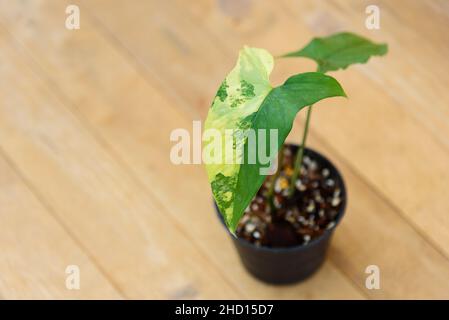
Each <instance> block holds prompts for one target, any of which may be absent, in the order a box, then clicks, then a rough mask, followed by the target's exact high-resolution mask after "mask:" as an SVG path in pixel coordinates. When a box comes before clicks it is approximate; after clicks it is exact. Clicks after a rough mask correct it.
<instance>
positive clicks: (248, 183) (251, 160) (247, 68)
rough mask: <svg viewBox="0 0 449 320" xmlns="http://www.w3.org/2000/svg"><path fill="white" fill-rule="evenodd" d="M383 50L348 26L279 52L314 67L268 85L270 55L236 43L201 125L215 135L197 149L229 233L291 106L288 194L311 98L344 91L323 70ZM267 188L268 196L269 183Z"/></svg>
mask: <svg viewBox="0 0 449 320" xmlns="http://www.w3.org/2000/svg"><path fill="white" fill-rule="evenodd" d="M386 52H387V45H385V44H375V43H373V42H371V41H369V40H367V39H365V38H363V37H360V36H358V35H355V34H352V33H338V34H335V35H331V36H329V37H325V38H315V39H313V40H312V41H311V42H310V43H309V44H307V45H306V46H305V47H304V48H303V49H301V50H298V51H295V52H291V53H287V54H285V55H282V56H280V57H279V58H285V57H306V58H310V59H313V60H315V61H316V63H317V65H318V67H317V72H307V73H301V74H296V75H293V76H291V77H290V78H288V79H287V80H286V81H285V82H284V84H282V85H280V86H277V87H272V86H271V84H270V81H269V75H270V73H271V71H272V69H273V66H274V58H273V56H272V55H271V54H270V53H269V52H268V51H266V50H264V49H257V48H250V47H244V48H243V49H242V50H241V51H240V54H239V59H238V61H237V64H236V66H235V67H234V69H232V70H231V72H230V73H229V74H228V76H227V77H226V78H225V79H224V81H223V82H222V84H221V85H220V87H219V89H218V91H217V94H216V96H215V98H214V100H213V103H212V106H211V108H210V109H209V113H208V116H207V119H206V123H205V131H208V130H213V132H214V133H215V134H209V135H208V138H207V139H205V141H204V150H203V155H206V157H207V156H208V155H209V156H210V157H211V158H213V159H214V161H207V165H206V169H207V173H208V178H209V181H210V184H211V187H212V193H213V196H214V199H215V202H216V204H217V206H218V208H219V210H220V212H221V214H222V216H223V219H224V221H225V223H226V226H227V227H228V228H229V230H230V231H231V232H232V233H234V232H235V230H236V228H237V225H238V223H239V221H240V219H241V217H242V216H243V214H244V211H245V209H246V208H247V206H248V204H249V203H250V202H251V200H252V199H253V198H254V196H255V194H256V193H257V191H258V190H259V188H260V187H261V185H262V183H263V182H264V180H265V179H266V174H265V173H264V170H263V169H266V166H267V164H268V163H271V162H272V161H271V160H273V159H275V158H276V157H277V155H278V152H279V149H280V148H282V145H283V144H284V142H285V139H286V138H287V136H288V134H289V133H290V131H291V129H292V125H293V121H294V120H295V117H296V115H297V113H298V112H299V111H300V110H301V109H303V108H306V107H307V116H306V124H305V128H304V134H303V137H302V144H301V146H300V149H299V150H298V152H297V153H296V158H295V165H294V170H293V174H292V176H291V181H290V184H289V185H290V188H291V189H290V195H291V194H292V193H293V188H294V186H295V182H296V179H297V178H298V174H299V172H300V169H301V166H302V162H303V156H304V147H305V145H306V140H307V133H308V128H309V122H310V117H311V112H312V105H313V104H315V103H317V102H319V101H320V100H323V99H325V98H330V97H338V96H340V97H345V96H346V94H345V92H344V90H343V88H342V87H341V85H340V84H339V83H338V81H337V80H336V79H335V78H333V77H331V76H328V75H326V74H325V73H326V72H328V71H335V70H338V69H345V68H347V67H348V66H349V65H351V64H355V63H365V62H367V61H368V59H369V58H370V57H371V56H375V55H384V54H385V53H386ZM229 146H231V147H229ZM281 156H282V152H281V153H280V157H281ZM267 159H268V160H267ZM280 160H281V159H280ZM278 162H280V161H278ZM276 174H277V173H275V174H274V177H276ZM273 180H274V179H273ZM272 185H274V183H272ZM269 193H270V194H269V195H268V199H269V202H270V203H272V194H273V191H272V188H270V191H269ZM271 210H275V208H273V207H272V209H271Z"/></svg>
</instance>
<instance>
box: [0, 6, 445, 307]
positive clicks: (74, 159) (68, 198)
mask: <svg viewBox="0 0 449 320" xmlns="http://www.w3.org/2000/svg"><path fill="white" fill-rule="evenodd" d="M233 2H236V1H230V0H222V1H212V0H195V1H188V2H187V1H181V0H170V1H143V0H142V1H137V0H131V1H119V0H89V1H81V2H80V3H79V6H80V9H81V11H80V12H81V28H80V29H79V30H67V29H66V28H65V26H64V21H65V18H66V13H65V9H66V7H67V5H69V4H72V2H71V1H59V0H58V1H57V0H45V1H44V0H41V1H37V0H36V1H33V0H28V1H11V2H6V1H5V2H0V58H1V61H3V62H2V64H1V66H0V95H1V99H0V191H1V192H0V249H1V250H0V298H5V299H11V298H44V299H46V298H58V299H62V298H125V299H126V298H156V299H164V298H168V299H170V298H172V299H188V298H193V299H202V298H230V299H248V298H273V299H284V298H289V299H318V298H323V299H337V298H340V299H347V298H354V299H382V298H437V299H438V298H449V196H448V193H449V191H448V190H449V138H448V137H449V122H448V121H447V119H448V118H449V92H448V90H447V87H448V85H449V75H448V74H447V70H449V62H448V60H447V59H446V57H447V54H449V34H448V33H447V28H448V27H449V6H448V5H447V3H445V2H444V1H426V2H424V1H418V0H408V1H395V2H391V1H378V5H379V7H380V9H381V29H380V30H375V31H373V30H367V29H366V28H365V25H364V20H365V18H366V14H365V7H366V6H367V5H369V4H371V3H370V2H369V1H343V0H340V1H287V0H281V1H268V0H259V1H249V0H248V1H240V2H236V3H237V4H236V5H237V9H232V3H233ZM245 3H247V5H245ZM230 8H231V9H230ZM341 30H349V31H353V32H358V33H361V34H363V35H365V36H368V37H370V38H373V39H375V40H377V41H385V42H388V44H389V48H390V52H389V53H388V55H387V56H386V57H383V58H375V59H372V61H370V63H369V64H367V65H359V66H355V67H353V68H351V69H349V70H345V71H342V72H336V73H334V74H333V75H334V76H335V77H336V78H337V79H338V80H339V81H340V82H341V83H342V84H343V86H344V88H345V90H346V92H347V93H348V95H349V99H347V100H344V99H334V100H328V101H326V102H323V103H321V104H322V106H321V105H317V107H316V108H314V113H313V116H312V124H311V133H310V145H311V146H312V147H314V148H316V149H317V150H319V151H321V152H322V153H324V154H325V155H326V156H328V157H329V158H330V159H332V161H334V162H335V164H336V165H337V166H338V168H339V169H341V171H342V172H343V175H344V178H345V180H346V184H347V187H348V192H349V206H348V208H347V213H346V216H345V218H344V220H343V222H342V224H341V226H340V227H339V228H338V229H337V231H336V234H335V237H334V239H333V243H332V247H331V251H330V253H329V259H328V260H327V261H326V263H325V265H324V266H323V267H322V268H321V269H320V270H319V272H318V273H316V274H315V275H314V276H313V277H312V278H310V279H309V280H307V281H305V282H303V283H300V284H295V285H290V286H281V287H278V286H270V285H266V284H263V283H261V282H259V281H257V280H255V279H254V278H252V277H251V276H250V275H248V274H247V273H246V271H245V270H244V269H243V267H242V266H241V264H240V262H239V259H238V256H237V254H236V252H235V251H234V249H233V247H232V244H231V242H230V239H229V238H228V236H227V234H226V233H225V232H224V230H223V229H222V227H221V226H220V224H219V223H218V221H217V218H216V216H215V213H214V211H213V208H212V205H211V195H210V189H209V186H208V183H207V179H206V174H205V170H204V168H203V167H202V166H201V165H183V166H175V165H173V164H172V163H171V162H170V159H169V153H170V148H171V146H172V143H171V142H170V141H169V136H170V132H171V131H172V130H173V129H176V128H186V129H188V130H189V131H191V127H192V120H204V119H205V116H206V114H207V109H208V107H209V105H210V102H211V99H212V97H213V96H214V94H215V91H216V89H217V87H218V85H219V83H220V82H221V80H222V79H223V77H224V76H225V74H226V73H227V72H228V71H229V70H230V69H231V68H232V66H233V64H234V63H235V60H236V56H237V52H238V49H239V48H240V47H242V46H243V45H244V44H248V45H251V46H257V47H264V48H267V49H268V50H270V51H271V52H272V53H273V54H280V53H284V52H286V51H290V50H294V49H297V48H299V47H300V46H302V45H304V44H305V43H306V42H307V41H309V40H310V38H311V37H313V36H319V35H326V34H329V33H332V32H336V31H341ZM310 70H313V63H311V62H310V61H304V60H300V59H298V60H294V59H289V60H280V61H278V62H277V64H276V67H275V70H274V74H273V77H272V79H273V82H275V83H280V82H282V81H283V80H284V79H285V78H286V77H287V76H288V75H291V74H293V73H299V72H303V71H310ZM302 119H303V115H302V114H301V115H300V117H299V118H298V121H297V123H296V124H295V127H294V129H293V132H292V134H291V136H290V140H291V141H296V142H297V141H299V139H300V132H301V129H302V125H303V122H302ZM372 264H375V265H378V266H379V268H380V271H381V289H380V290H368V289H367V288H366V287H365V279H366V277H367V276H368V275H367V274H366V273H365V268H366V267H367V266H368V265H372ZM67 265H78V266H79V268H80V275H81V278H80V285H81V287H80V289H79V290H68V289H67V288H66V286H65V282H66V276H67V274H65V268H66V266H67Z"/></svg>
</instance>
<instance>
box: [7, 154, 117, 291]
mask: <svg viewBox="0 0 449 320" xmlns="http://www.w3.org/2000/svg"><path fill="white" fill-rule="evenodd" d="M1 153H2V152H1V150H0V208H1V209H0V252H1V257H2V258H1V259H0V274H1V277H0V298H2V299H80V298H85V299H120V298H122V296H121V294H120V293H119V292H118V291H117V290H116V289H115V288H114V287H113V285H112V284H111V283H110V282H109V280H108V279H107V278H106V277H105V276H104V274H103V273H102V272H101V271H100V270H99V269H98V268H97V266H96V265H95V264H94V263H93V262H92V261H91V260H90V259H89V257H88V256H87V255H86V254H85V253H84V252H83V250H82V248H80V247H79V246H78V244H77V243H76V242H74V241H73V239H72V238H71V237H70V236H69V235H68V234H67V232H66V231H65V230H64V229H63V228H62V227H61V226H60V225H59V224H58V222H57V220H55V219H54V218H53V217H52V216H51V213H50V212H48V210H47V209H46V208H45V206H43V205H42V203H40V202H39V200H38V199H37V198H36V197H35V195H34V194H33V193H32V192H31V191H30V190H29V189H28V187H27V186H26V185H25V184H24V182H23V180H21V178H20V177H19V176H18V175H17V173H15V172H14V169H13V168H12V167H11V166H10V165H9V164H8V163H7V162H6V161H5V159H4V157H3V154H1ZM69 265H76V266H78V267H79V270H80V289H79V290H69V289H67V287H66V277H67V276H68V275H67V274H66V273H65V270H66V268H67V266H69Z"/></svg>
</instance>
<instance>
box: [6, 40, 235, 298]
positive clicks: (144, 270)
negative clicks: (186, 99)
mask: <svg viewBox="0 0 449 320" xmlns="http://www.w3.org/2000/svg"><path fill="white" fill-rule="evenodd" d="M0 38H1V40H0V48H1V50H0V56H1V58H2V60H3V61H8V62H9V63H8V64H7V65H3V66H2V77H1V82H0V86H1V91H2V92H3V94H2V104H1V105H0V135H1V136H2V137H5V138H3V139H2V141H1V143H0V144H1V147H2V148H3V149H4V150H5V152H6V153H7V154H8V155H9V156H10V157H11V159H12V161H13V162H14V164H15V165H16V166H17V167H18V169H19V170H21V172H23V175H24V176H25V178H26V179H27V180H28V181H29V183H30V184H31V185H33V187H34V188H36V189H37V190H39V192H40V193H41V195H42V197H43V198H44V199H45V201H47V202H48V204H49V206H51V208H52V209H53V210H54V211H55V213H57V214H58V218H59V219H60V220H61V221H64V223H65V225H67V226H70V228H71V230H72V232H73V234H74V236H75V237H76V238H77V239H78V241H79V242H80V243H82V244H83V246H84V247H86V248H87V249H88V250H89V251H90V252H92V255H93V256H95V259H96V261H98V264H99V265H100V266H101V267H102V269H103V270H105V271H106V272H107V273H108V274H109V275H110V277H111V278H112V279H114V281H115V282H116V283H117V286H118V287H119V288H120V290H122V291H123V292H124V295H125V296H126V297H128V298H206V297H207V298H224V297H226V298H234V297H237V294H238V291H236V289H235V288H234V287H232V286H231V285H229V284H228V283H227V282H226V281H225V280H224V279H223V278H222V276H221V275H220V274H219V273H218V272H217V271H216V268H215V267H214V266H213V265H211V264H210V263H209V260H208V259H207V258H205V257H204V256H203V255H202V254H201V253H200V252H199V251H198V250H197V249H196V248H195V247H194V245H193V244H192V242H191V240H190V238H189V237H187V236H186V235H185V234H184V233H183V231H182V230H180V229H179V226H178V225H177V224H176V223H173V221H170V219H168V218H167V213H166V212H165V210H164V209H163V208H161V207H160V206H159V205H158V204H155V203H154V201H153V200H152V199H151V197H150V196H149V194H148V193H147V192H146V191H145V190H143V189H142V188H141V186H140V185H139V183H136V181H135V179H134V178H133V177H130V176H129V174H128V173H127V172H126V171H125V170H123V167H122V165H120V163H118V162H117V160H116V159H115V158H113V157H112V156H111V155H110V153H109V151H108V150H106V149H105V147H103V146H102V145H101V143H99V142H97V141H96V140H95V139H94V138H93V136H92V135H91V133H90V132H89V130H88V129H86V128H85V127H84V125H83V124H82V123H81V122H80V120H79V119H78V118H77V117H76V116H75V115H74V114H72V113H71V112H69V111H68V109H67V108H65V107H64V105H63V104H61V101H60V99H59V98H58V97H56V96H55V95H54V94H53V93H52V91H53V90H50V89H49V88H48V87H46V86H45V85H44V84H43V83H42V81H40V80H39V78H38V77H37V76H36V75H35V74H34V73H33V71H32V70H31V69H30V68H29V67H28V66H27V64H26V63H24V61H23V60H22V59H23V57H19V56H18V54H17V51H15V50H13V49H12V48H11V46H10V43H11V39H10V38H8V36H6V35H5V34H3V33H2V34H0ZM205 266H207V267H205Z"/></svg>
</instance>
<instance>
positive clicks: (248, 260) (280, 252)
mask: <svg viewBox="0 0 449 320" xmlns="http://www.w3.org/2000/svg"><path fill="white" fill-rule="evenodd" d="M296 147H298V146H296ZM305 154H306V155H308V156H309V157H311V158H312V159H314V160H317V161H318V162H319V163H322V164H324V165H325V166H327V167H328V168H329V170H330V171H331V176H333V177H335V179H336V180H338V181H339V182H340V185H341V194H342V205H341V207H340V212H339V213H338V215H337V218H336V221H335V225H334V227H333V228H331V229H328V230H326V231H325V232H324V233H323V234H322V235H321V236H320V237H318V238H316V239H313V240H312V241H310V242H309V243H308V244H307V245H300V246H295V247H288V248H269V247H263V246H256V245H254V244H252V243H250V242H248V241H246V240H244V239H240V238H237V237H235V236H233V235H232V234H231V233H230V232H229V231H228V230H227V228H226V227H225V228H226V230H227V231H228V233H229V235H230V236H231V238H232V241H233V243H234V245H235V247H236V249H237V251H238V253H239V255H240V259H241V261H242V263H243V265H244V266H245V267H246V269H247V270H248V271H249V272H250V273H251V274H252V275H254V276H255V277H256V278H258V279H260V280H262V281H265V282H268V283H273V284H287V283H294V282H298V281H301V280H304V279H306V278H307V277H309V276H310V275H312V274H313V273H314V272H315V271H317V270H318V269H319V267H320V266H321V265H322V263H323V262H324V260H325V257H326V252H327V249H328V247H329V243H330V240H331V238H332V234H333V232H334V230H335V228H336V226H337V225H338V223H339V222H340V220H341V219H342V217H343V215H344V213H345V208H346V202H347V194H346V188H345V184H344V181H343V178H342V176H341V174H340V172H339V171H338V170H337V168H335V166H334V165H333V164H332V163H331V162H330V161H329V160H328V159H326V158H325V157H324V156H322V155H321V154H320V153H318V152H316V151H313V150H311V149H309V148H306V149H305ZM215 209H216V212H217V214H218V216H219V218H220V220H221V222H222V223H223V226H224V221H223V218H222V216H221V214H220V213H219V211H218V209H217V207H216V206H215Z"/></svg>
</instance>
